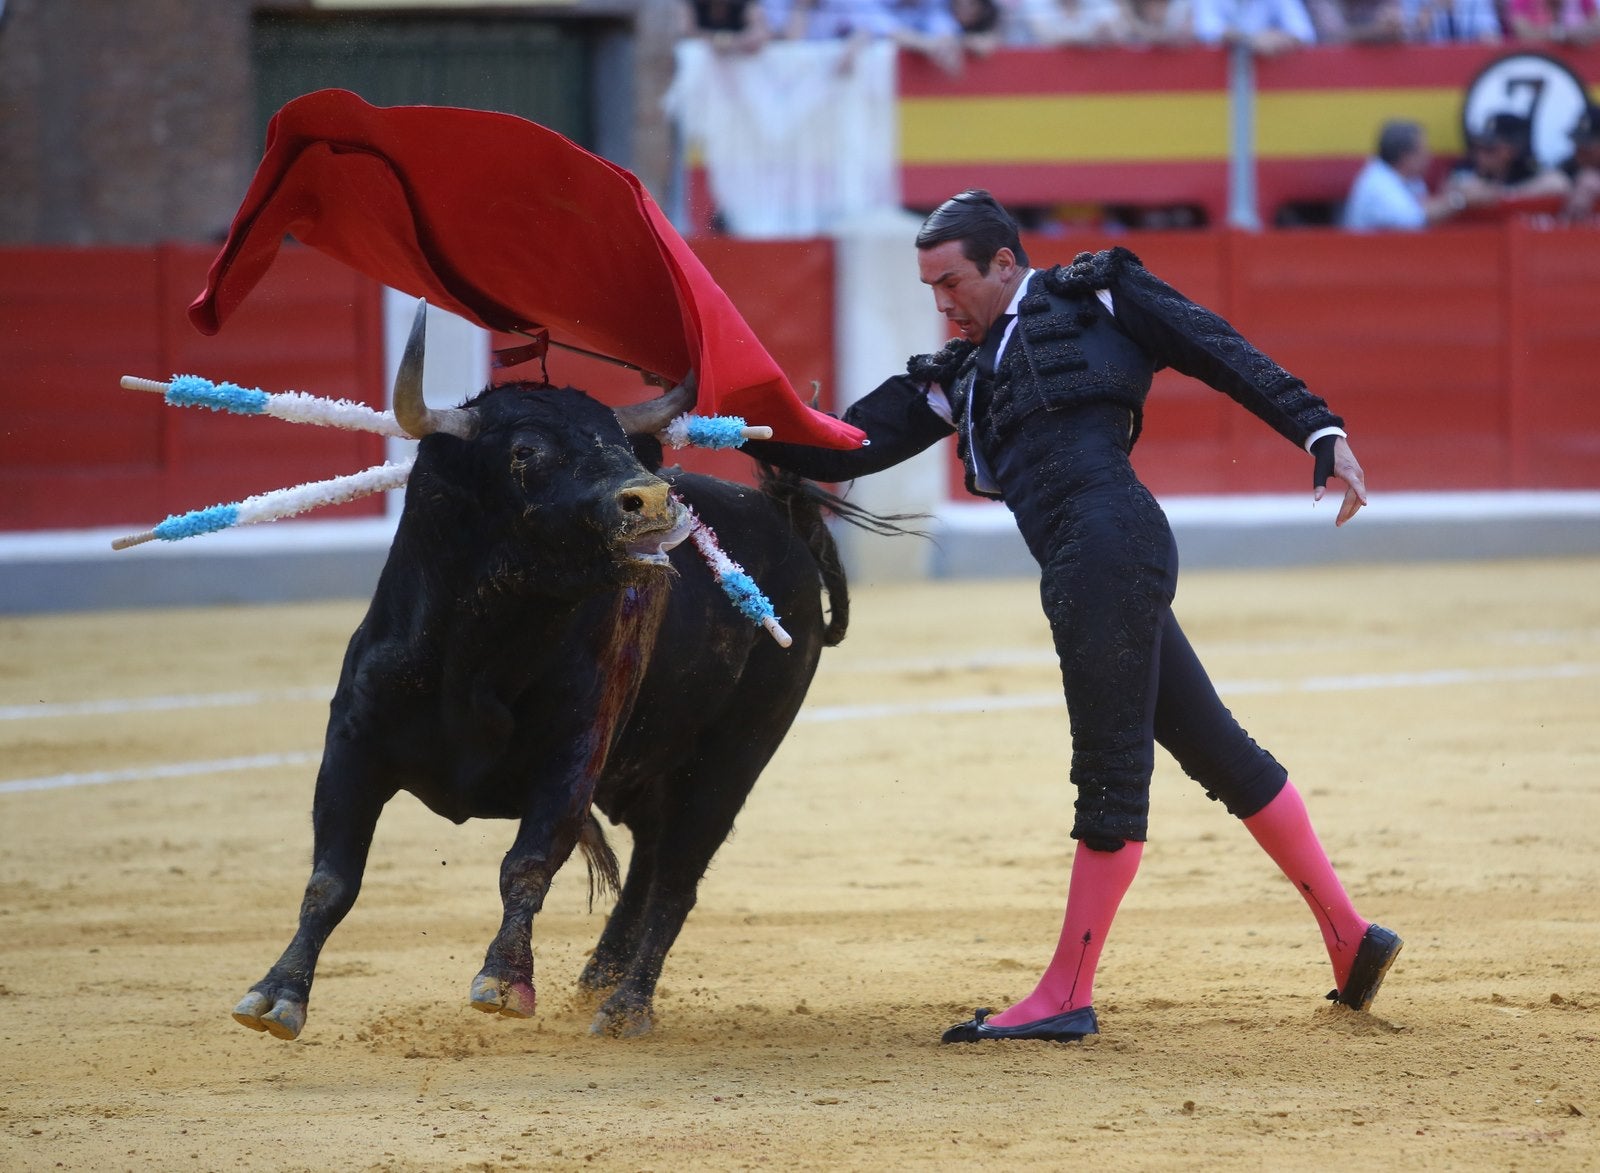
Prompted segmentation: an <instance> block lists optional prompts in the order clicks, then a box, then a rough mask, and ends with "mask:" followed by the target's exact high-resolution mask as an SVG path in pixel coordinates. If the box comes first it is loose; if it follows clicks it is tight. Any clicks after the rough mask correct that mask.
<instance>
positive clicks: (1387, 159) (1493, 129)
mask: <svg viewBox="0 0 1600 1173" xmlns="http://www.w3.org/2000/svg"><path fill="white" fill-rule="evenodd" d="M1532 130H1533V128H1532V125H1531V124H1530V123H1529V121H1528V119H1526V118H1523V117H1521V116H1520V115H1516V114H1504V113H1502V114H1493V115H1491V116H1490V117H1489V118H1488V119H1486V120H1485V121H1484V124H1483V126H1482V127H1481V128H1480V129H1479V130H1478V131H1476V132H1475V133H1474V134H1473V135H1472V137H1471V139H1470V140H1469V142H1468V144H1467V147H1468V150H1467V158H1466V159H1465V160H1464V161H1463V162H1462V163H1461V165H1460V166H1458V167H1456V168H1454V169H1453V170H1451V171H1450V172H1449V174H1448V175H1446V177H1445V179H1444V181H1443V182H1442V183H1441V184H1440V185H1439V187H1438V190H1436V191H1429V189H1428V185H1427V178H1426V177H1427V174H1428V172H1429V169H1430V165H1431V162H1432V155H1431V153H1430V151H1429V147H1428V140H1427V135H1426V134H1425V133H1424V131H1423V129H1422V127H1421V126H1420V125H1418V124H1417V123H1415V122H1411V121H1408V120H1404V119H1394V120H1392V121H1389V122H1386V123H1384V125H1383V127H1382V129H1381V130H1380V131H1379V132H1378V145H1377V151H1376V153H1375V154H1374V155H1373V156H1372V157H1371V158H1370V159H1368V160H1367V162H1366V165H1365V166H1364V167H1362V169H1361V171H1360V173H1359V174H1358V175H1357V176H1356V179H1355V182H1354V183H1353V184H1352V185H1351V187H1350V194H1349V197H1348V198H1347V199H1346V200H1345V202H1344V215H1343V221H1342V222H1343V225H1344V227H1346V228H1349V229H1352V230H1354V231H1367V232H1370V231H1378V230H1383V229H1415V228H1425V227H1428V226H1429V225H1433V224H1442V223H1445V222H1447V221H1452V220H1462V219H1485V218H1499V217H1500V216H1503V215H1504V214H1506V212H1507V211H1512V210H1519V209H1520V210H1525V211H1537V212H1540V213H1543V214H1547V215H1550V216H1552V217H1556V218H1559V219H1562V220H1567V221H1581V220H1588V219H1590V218H1592V217H1593V216H1594V215H1595V213H1596V210H1597V203H1600V105H1597V104H1595V103H1589V104H1588V105H1586V106H1585V107H1584V109H1583V112H1582V113H1581V114H1579V116H1578V118H1577V120H1576V122H1574V124H1573V126H1572V130H1571V132H1570V136H1569V137H1570V138H1571V140H1572V149H1571V153H1570V154H1568V155H1567V157H1566V158H1565V159H1563V160H1562V161H1561V162H1560V163H1558V164H1556V165H1555V166H1553V167H1552V166H1545V165H1544V164H1542V163H1540V162H1539V160H1538V158H1537V157H1536V156H1535V154H1534V152H1533V141H1532V140H1533V133H1532Z"/></svg>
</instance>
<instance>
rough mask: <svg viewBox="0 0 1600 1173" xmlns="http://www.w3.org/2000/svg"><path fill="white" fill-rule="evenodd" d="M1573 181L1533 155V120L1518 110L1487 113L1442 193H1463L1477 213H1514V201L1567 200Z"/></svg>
mask: <svg viewBox="0 0 1600 1173" xmlns="http://www.w3.org/2000/svg"><path fill="white" fill-rule="evenodd" d="M1570 187H1571V184H1570V181H1568V179H1566V176H1565V174H1562V171H1558V170H1555V168H1552V166H1544V165H1542V163H1539V160H1538V157H1534V154H1533V123H1530V122H1528V120H1526V118H1523V117H1522V115H1520V114H1491V115H1490V117H1488V118H1486V120H1485V123H1483V130H1482V131H1478V133H1477V134H1474V136H1472V141H1470V142H1469V154H1467V162H1466V163H1464V165H1462V166H1458V168H1456V170H1454V171H1451V174H1450V178H1448V179H1446V181H1445V194H1446V195H1451V194H1453V192H1459V194H1461V200H1462V206H1464V208H1467V210H1475V211H1477V213H1478V214H1494V213H1499V211H1514V210H1515V205H1517V203H1525V202H1528V200H1546V198H1552V197H1558V198H1565V197H1566V195H1568V189H1570Z"/></svg>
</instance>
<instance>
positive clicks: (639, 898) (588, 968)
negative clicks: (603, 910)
mask: <svg viewBox="0 0 1600 1173" xmlns="http://www.w3.org/2000/svg"><path fill="white" fill-rule="evenodd" d="M655 870H656V845H655V843H654V841H653V840H651V839H649V838H640V837H638V836H637V835H635V837H634V841H633V855H632V856H631V857H630V858H629V860H628V878H627V879H626V880H625V881H624V882H623V885H622V893H621V895H619V896H618V897H617V903H616V905H615V906H614V907H613V908H612V909H611V915H610V916H609V917H607V918H606V927H605V929H604V930H603V931H602V932H601V934H600V941H599V943H598V944H597V945H596V946H595V947H594V953H593V954H592V955H591V956H590V958H589V962H588V964H587V965H585V966H584V967H583V973H582V974H580V975H579V977H578V986H579V988H580V989H583V990H586V991H588V992H589V993H591V994H601V993H609V992H610V991H612V990H614V989H616V987H617V985H618V983H619V982H621V981H622V975H623V974H624V973H625V972H626V971H627V968H628V962H629V961H630V960H631V959H632V958H633V955H634V953H635V952H637V950H638V948H639V937H640V934H641V933H643V932H644V910H645V901H646V899H647V898H648V896H649V894H650V885H651V883H652V882H653V881H654V877H655Z"/></svg>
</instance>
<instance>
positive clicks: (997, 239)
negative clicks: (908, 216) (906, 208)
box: [917, 187, 1028, 276]
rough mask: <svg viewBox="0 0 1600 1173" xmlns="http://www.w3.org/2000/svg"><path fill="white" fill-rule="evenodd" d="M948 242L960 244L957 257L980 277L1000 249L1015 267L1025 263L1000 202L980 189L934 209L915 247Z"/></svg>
mask: <svg viewBox="0 0 1600 1173" xmlns="http://www.w3.org/2000/svg"><path fill="white" fill-rule="evenodd" d="M948 240H959V241H960V242H961V255H962V256H964V257H966V258H967V260H969V261H971V262H972V263H973V264H974V265H976V266H977V268H978V273H979V275H980V276H983V275H987V274H988V272H989V262H990V261H992V260H994V255H995V253H997V252H999V251H1000V250H1001V249H1003V248H1008V249H1010V250H1011V252H1012V255H1014V256H1015V257H1016V258H1017V264H1019V265H1022V266H1024V267H1026V266H1027V264H1028V254H1027V253H1026V252H1024V251H1023V248H1022V240H1021V238H1020V236H1019V235H1018V229H1017V222H1016V221H1015V220H1013V219H1012V218H1011V213H1010V212H1007V211H1006V210H1005V208H1004V207H1002V206H1001V204H1000V201H999V200H997V199H995V198H994V196H992V195H991V194H989V193H988V192H987V191H985V190H984V189H983V188H981V187H975V188H971V189H969V190H967V191H964V192H962V193H961V194H960V195H954V196H951V197H950V198H949V199H947V200H945V202H944V203H942V204H940V205H939V206H938V207H937V208H935V209H934V210H933V211H932V212H931V213H930V214H929V216H928V218H927V219H926V220H924V221H923V222H922V228H921V229H920V230H919V231H918V232H917V247H918V248H932V247H933V246H934V245H936V244H944V243H945V242H946V241H948Z"/></svg>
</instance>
